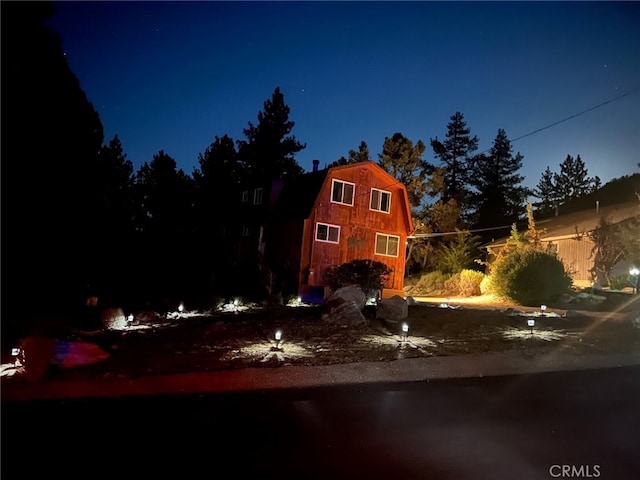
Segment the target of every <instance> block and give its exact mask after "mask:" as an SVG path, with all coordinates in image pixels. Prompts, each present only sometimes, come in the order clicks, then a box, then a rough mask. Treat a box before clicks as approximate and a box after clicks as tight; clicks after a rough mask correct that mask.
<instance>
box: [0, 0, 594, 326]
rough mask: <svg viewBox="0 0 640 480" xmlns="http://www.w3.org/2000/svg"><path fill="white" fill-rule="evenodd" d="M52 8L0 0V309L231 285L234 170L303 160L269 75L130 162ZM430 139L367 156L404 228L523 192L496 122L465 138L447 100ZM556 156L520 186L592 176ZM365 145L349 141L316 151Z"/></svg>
mask: <svg viewBox="0 0 640 480" xmlns="http://www.w3.org/2000/svg"><path fill="white" fill-rule="evenodd" d="M53 15H54V9H53V6H52V4H51V3H49V2H43V3H41V2H6V3H3V7H2V28H3V42H2V59H1V61H2V71H3V82H2V98H3V106H2V108H3V122H2V138H3V143H2V154H3V171H2V182H3V187H4V198H3V202H2V218H3V229H4V232H3V254H4V260H5V261H4V280H5V281H4V282H3V309H4V313H8V314H9V315H13V316H15V317H19V316H20V315H25V314H23V313H22V311H23V308H24V307H25V306H27V305H28V307H29V314H37V313H38V312H37V310H38V309H39V310H40V311H41V312H44V313H51V312H55V311H60V312H65V311H68V309H74V308H77V307H78V306H81V305H83V301H84V298H86V296H88V295H93V294H95V295H98V296H99V297H100V299H101V301H102V302H103V304H104V303H109V302H113V303H115V304H118V305H123V304H125V303H127V302H130V303H133V302H140V301H143V300H144V301H149V302H150V303H149V304H148V306H149V308H152V307H156V306H157V304H158V302H162V301H163V300H164V299H166V300H167V301H169V302H174V303H175V301H176V300H177V299H178V298H180V299H184V300H188V299H189V298H188V297H189V296H190V295H191V296H193V297H196V298H198V299H202V298H204V297H206V296H207V295H212V294H222V293H225V292H226V290H225V289H227V290H229V289H232V288H234V287H235V286H237V285H233V283H232V282H229V281H228V279H229V278H232V277H230V274H231V273H234V272H236V273H237V272H238V271H239V270H238V265H237V264H235V263H234V262H235V261H234V258H236V255H235V254H236V252H235V251H234V249H236V248H237V244H236V242H235V237H234V236H235V235H237V234H238V231H239V229H240V228H241V221H242V219H240V218H238V212H237V211H236V210H234V208H232V205H234V202H235V201H236V200H237V199H238V198H239V196H240V194H241V191H242V190H243V189H245V188H246V186H247V185H252V184H254V185H257V184H259V183H262V184H264V181H265V180H272V179H285V178H292V177H296V176H298V175H300V174H302V173H303V169H302V168H301V167H300V165H299V164H298V163H297V161H296V160H295V155H296V153H297V152H299V151H301V150H303V149H304V148H305V147H306V145H305V144H304V143H301V142H299V141H298V140H297V139H296V138H295V136H293V135H292V133H291V132H292V130H293V127H294V125H295V124H294V122H293V121H291V120H290V119H289V114H290V109H289V107H288V106H287V104H286V103H285V100H284V95H283V93H282V92H281V91H280V88H279V87H278V88H275V90H274V92H273V94H272V96H271V98H270V99H268V100H266V101H265V102H264V104H263V109H262V110H260V111H259V112H258V114H257V123H255V124H253V123H251V122H249V124H248V127H247V128H246V129H245V130H244V131H243V133H244V137H245V138H243V139H238V140H234V139H233V138H231V137H229V136H228V135H226V134H225V135H222V136H218V135H216V136H214V137H213V142H212V143H211V144H210V145H209V146H207V147H206V148H205V149H204V151H203V152H202V153H201V154H200V155H199V156H198V159H197V160H198V168H195V169H194V171H193V172H191V174H188V173H186V172H184V171H182V170H181V169H178V167H177V163H176V161H175V160H174V159H173V158H172V157H171V156H170V155H169V154H168V153H166V152H165V151H163V150H159V151H158V153H157V154H156V155H154V156H153V158H152V159H150V160H149V161H147V162H145V163H144V164H142V166H141V167H140V168H139V169H138V170H137V171H134V168H133V165H132V162H131V161H130V160H128V159H127V155H126V154H125V153H124V148H123V145H122V144H121V142H120V139H119V138H118V136H117V135H116V136H114V138H112V139H110V140H109V141H107V142H105V140H104V135H103V128H102V124H101V122H100V118H99V115H98V113H97V112H96V110H95V108H94V107H93V105H92V104H91V102H90V101H89V100H88V99H87V97H86V95H85V93H84V92H83V91H82V88H81V86H80V84H79V82H78V80H77V78H76V77H75V75H74V74H73V72H72V71H71V70H70V68H69V66H68V64H67V62H66V59H65V57H64V55H63V52H62V49H61V39H60V37H59V36H58V35H57V34H56V33H55V32H54V31H52V29H51V28H50V27H48V26H47V21H48V20H49V19H50V18H52V16H53ZM430 147H431V153H432V155H433V159H434V160H435V162H434V163H431V162H429V161H427V160H425V158H424V156H425V155H426V153H425V152H426V150H427V147H426V145H425V143H424V142H422V141H421V140H418V141H416V142H415V143H414V142H413V141H412V140H411V139H409V138H407V137H405V136H404V135H403V134H402V133H400V132H396V133H394V134H393V135H392V136H390V137H387V138H385V139H384V142H383V144H382V149H381V153H380V154H378V159H377V161H378V164H379V165H380V166H381V167H382V168H384V169H385V170H386V171H388V172H389V173H390V174H391V175H393V176H394V177H395V178H396V179H397V180H398V181H399V182H402V183H403V184H404V185H405V186H406V187H407V191H408V194H409V200H410V203H411V207H412V209H413V215H414V223H415V225H416V227H417V232H418V233H427V234H429V233H433V234H438V233H443V232H454V231H456V230H460V231H463V230H468V229H471V228H485V227H496V226H504V225H511V223H513V222H514V221H516V220H519V219H521V218H523V217H524V213H525V208H526V197H527V195H528V194H529V193H530V192H529V191H528V190H527V189H526V188H524V187H523V186H522V182H523V180H524V177H522V176H521V175H520V174H519V173H518V172H519V170H520V168H521V167H522V160H523V156H522V155H521V154H520V153H516V154H513V152H512V148H511V143H510V141H509V139H508V137H507V135H506V133H505V131H504V130H502V129H499V130H498V133H497V135H496V138H495V140H494V142H493V145H492V147H491V148H490V149H489V150H488V151H487V152H482V153H477V148H478V138H477V137H476V136H475V135H472V134H471V129H470V128H469V127H468V126H467V125H466V122H465V119H464V116H463V115H462V113H460V112H456V113H455V114H454V115H453V116H452V117H451V118H450V122H449V123H448V124H447V129H446V133H445V135H444V137H443V139H442V140H439V139H438V138H437V137H436V138H434V139H431V140H430ZM569 158H571V157H568V158H567V160H566V161H565V162H564V163H563V164H562V165H561V172H560V173H559V174H551V172H550V171H549V172H545V174H543V179H542V180H541V183H540V184H539V185H538V189H536V195H540V197H539V198H542V199H543V201H542V202H541V208H545V205H547V203H545V202H546V201H547V199H549V200H550V201H552V202H562V201H566V199H568V198H571V197H572V196H575V195H580V194H582V193H583V192H585V191H589V190H592V189H593V188H595V186H596V185H599V179H597V177H596V179H588V177H586V168H585V167H584V164H583V163H582V161H581V159H580V157H579V156H578V157H577V159H575V160H574V159H572V158H571V161H569ZM366 160H371V155H370V152H369V147H368V145H367V144H366V143H365V142H364V141H362V142H361V143H360V145H359V146H358V148H357V150H350V151H349V152H348V156H347V157H346V158H345V157H341V158H339V159H337V160H336V161H334V162H333V163H332V164H330V166H334V165H344V164H350V163H355V162H360V161H366ZM547 170H549V169H547ZM585 179H586V180H585ZM585 181H586V184H585ZM547 183H548V185H547ZM8 186H11V189H10V191H11V194H10V196H9V194H8V188H7V187H8ZM551 194H553V195H555V196H554V197H553V198H551V197H549V195H551ZM507 230H508V228H507ZM465 238H466V237H464V236H460V235H454V236H448V237H447V236H443V237H434V238H425V239H421V240H416V241H415V242H414V243H412V245H411V254H410V261H409V262H410V265H412V266H413V268H418V269H425V268H428V267H429V265H428V261H429V259H430V258H431V255H430V254H431V253H432V252H433V251H434V250H435V249H437V248H438V247H439V246H442V245H445V244H446V243H447V242H465V241H467V240H465ZM469 241H473V242H475V239H469ZM462 247H465V245H462ZM465 248H466V247H465ZM463 249H464V248H463ZM449 250H451V248H450V249H449ZM238 281H239V282H241V281H242V279H241V278H239V279H238ZM143 306H147V305H143Z"/></svg>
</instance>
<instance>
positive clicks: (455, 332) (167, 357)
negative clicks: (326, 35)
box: [46, 296, 640, 379]
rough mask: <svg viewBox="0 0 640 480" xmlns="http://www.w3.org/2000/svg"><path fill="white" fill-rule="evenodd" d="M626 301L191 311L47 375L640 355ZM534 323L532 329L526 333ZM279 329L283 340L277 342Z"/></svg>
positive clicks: (113, 340)
mask: <svg viewBox="0 0 640 480" xmlns="http://www.w3.org/2000/svg"><path fill="white" fill-rule="evenodd" d="M629 298H630V297H629V296H626V297H624V301H617V302H614V303H612V304H610V305H607V304H605V305H603V304H602V303H600V304H598V305H594V304H591V303H590V302H589V301H588V300H587V301H585V302H583V303H582V304H580V303H579V302H578V303H573V304H572V305H565V306H564V308H558V307H557V306H556V307H551V308H548V309H547V310H545V311H544V312H542V311H541V310H540V309H539V308H538V309H535V308H523V307H518V306H514V305H509V304H504V303H501V302H497V303H496V302H494V303H487V302H485V303H478V302H476V303H472V302H467V303H466V304H465V301H464V300H463V299H429V301H428V302H420V304H419V305H413V306H409V315H408V317H407V318H406V319H404V320H403V321H402V322H391V321H387V320H384V319H380V318H376V309H375V307H365V310H364V314H365V317H366V318H367V320H368V324H367V325H361V326H357V327H351V326H350V327H346V326H342V325H336V324H333V323H329V322H327V321H324V320H323V319H322V307H321V306H306V307H296V308H294V307H285V306H279V307H268V308H267V307H265V308H258V309H254V310H248V311H244V312H224V313H222V312H215V313H212V312H204V313H199V312H188V313H183V314H174V315H171V316H165V317H163V318H160V319H157V320H156V321H154V322H152V323H149V324H146V325H138V326H136V327H135V328H131V329H127V330H122V331H109V332H102V333H100V334H98V335H92V336H91V337H87V336H84V337H83V336H82V335H77V334H76V335H72V336H71V337H70V338H75V339H78V340H84V341H90V342H94V343H97V344H98V345H99V346H100V347H101V348H102V349H103V350H105V351H107V352H108V353H109V354H110V355H109V357H108V358H106V359H104V360H101V361H100V362H97V363H93V364H89V365H82V366H77V367H73V368H61V367H58V366H55V365H52V366H51V367H50V368H49V370H48V371H47V374H46V375H47V378H50V379H65V378H96V377H113V376H116V377H123V378H135V377H140V376H146V375H158V374H170V373H185V372H196V371H216V370H229V369H240V368H249V367H258V368H270V367H279V366H283V365H330V364H339V363H351V362H371V361H375V362H380V361H382V362H385V361H394V360H398V359H401V358H413V357H430V356H438V355H440V356H442V355H464V354H471V353H483V352H498V351H506V350H514V349H516V350H517V349H520V350H524V351H525V352H526V353H528V354H531V355H535V354H539V353H546V352H550V351H552V350H561V351H564V352H570V353H575V354H577V355H580V354H588V353H600V354H602V353H614V352H615V353H621V352H635V351H639V350H640V325H639V324H638V316H639V313H638V312H639V310H640V309H639V308H638V307H639V305H638V303H639V302H638V301H637V299H638V296H636V297H635V299H636V301H633V302H629ZM569 306H570V307H571V308H567V307H569ZM603 308H607V310H603ZM528 320H534V321H535V325H534V326H533V327H530V326H529V325H528ZM404 322H406V323H407V325H408V332H407V334H406V336H405V335H404V333H403V331H402V323H404ZM276 331H280V332H281V334H282V336H281V339H280V340H279V341H278V340H276V335H275V334H276Z"/></svg>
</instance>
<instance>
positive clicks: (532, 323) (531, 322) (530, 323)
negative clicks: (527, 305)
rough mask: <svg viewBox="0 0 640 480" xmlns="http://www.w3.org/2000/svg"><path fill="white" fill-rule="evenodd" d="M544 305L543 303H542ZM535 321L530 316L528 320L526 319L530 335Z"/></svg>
mask: <svg viewBox="0 0 640 480" xmlns="http://www.w3.org/2000/svg"><path fill="white" fill-rule="evenodd" d="M542 306H543V307H544V305H542ZM535 324H536V321H535V320H534V319H533V318H530V319H529V320H527V325H529V328H530V329H531V335H533V327H534V326H535Z"/></svg>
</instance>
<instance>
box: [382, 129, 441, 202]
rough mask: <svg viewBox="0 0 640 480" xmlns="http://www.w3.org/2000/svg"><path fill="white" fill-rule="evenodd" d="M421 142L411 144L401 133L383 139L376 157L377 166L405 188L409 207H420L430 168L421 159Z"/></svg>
mask: <svg viewBox="0 0 640 480" xmlns="http://www.w3.org/2000/svg"><path fill="white" fill-rule="evenodd" d="M425 148H426V147H425V145H424V143H423V142H422V140H418V142H417V143H416V144H415V146H414V145H413V142H412V141H411V140H409V139H408V138H407V137H405V136H404V135H403V134H402V133H394V134H393V136H392V137H390V138H389V137H385V139H384V143H383V145H382V153H381V154H380V155H378V157H379V160H378V165H380V166H381V167H382V168H384V169H385V171H387V172H388V173H390V174H391V175H392V176H393V177H395V178H396V179H397V180H398V181H399V182H401V183H402V184H403V185H404V186H405V187H406V188H407V194H408V196H409V202H410V203H411V206H413V207H417V206H419V205H420V202H421V201H422V198H423V197H424V194H425V191H426V184H425V179H426V176H427V174H428V173H429V172H430V171H431V169H432V167H431V165H429V164H428V163H427V162H426V161H425V160H423V159H422V154H423V153H424V151H425Z"/></svg>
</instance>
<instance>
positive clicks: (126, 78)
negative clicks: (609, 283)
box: [50, 1, 640, 187]
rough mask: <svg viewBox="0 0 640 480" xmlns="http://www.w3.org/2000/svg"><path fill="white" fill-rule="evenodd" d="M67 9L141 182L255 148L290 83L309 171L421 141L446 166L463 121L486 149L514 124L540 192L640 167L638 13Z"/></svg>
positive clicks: (584, 8) (425, 6) (97, 100)
mask: <svg viewBox="0 0 640 480" xmlns="http://www.w3.org/2000/svg"><path fill="white" fill-rule="evenodd" d="M56 10H57V11H56V14H55V16H54V18H53V19H52V21H51V22H50V25H51V26H52V27H53V28H54V30H56V31H57V32H58V33H59V34H60V35H61V36H62V41H63V44H62V46H63V50H64V52H65V54H66V57H67V60H68V62H69V65H70V67H71V69H72V70H73V72H74V73H75V74H76V76H77V77H78V79H79V81H80V85H81V87H82V89H83V90H84V91H85V93H86V94H87V96H88V98H89V101H91V102H92V103H93V104H94V106H95V107H96V109H97V111H98V112H99V114H100V118H101V121H102V124H103V126H104V130H105V143H106V142H108V141H109V140H110V139H111V138H112V137H113V136H114V135H115V134H118V136H119V138H120V140H121V141H122V145H123V148H124V151H125V152H126V154H127V158H128V159H129V160H131V161H132V162H133V164H134V168H136V170H137V168H139V166H140V165H142V164H143V163H144V162H150V161H151V160H152V159H153V155H154V154H156V153H158V151H159V150H164V151H165V152H166V153H167V154H169V155H170V156H171V157H173V158H174V159H175V160H176V161H177V163H178V167H179V168H181V169H183V170H184V172H185V173H187V174H191V173H192V172H193V169H194V168H197V167H198V154H200V153H203V152H204V151H205V149H206V148H207V147H208V146H209V145H210V144H211V143H212V142H213V141H214V139H215V136H216V135H217V136H223V135H225V134H226V135H229V136H230V137H231V138H233V139H234V140H241V139H242V140H244V139H245V137H244V135H243V129H245V128H247V127H248V124H249V122H252V123H253V124H254V125H255V124H256V123H257V114H258V112H259V111H261V110H263V104H264V102H265V101H266V100H269V99H270V98H271V95H272V93H273V91H274V89H275V88H276V87H278V86H279V87H280V89H281V91H282V93H283V94H284V100H285V103H286V104H287V105H288V106H289V107H290V109H291V112H290V117H289V118H290V120H292V121H294V122H295V126H294V128H293V130H292V132H291V133H292V134H293V135H294V136H295V137H296V138H297V140H298V141H300V142H303V143H306V145H307V147H306V148H305V149H304V150H302V151H301V152H299V153H297V154H296V160H297V161H298V163H299V164H300V165H301V166H302V167H303V168H305V169H306V170H311V166H312V163H311V161H312V160H313V159H318V160H320V165H321V166H324V165H325V164H329V163H331V162H333V161H334V160H337V159H338V158H339V157H341V156H345V157H346V156H347V155H348V151H349V150H351V149H353V150H357V149H358V146H359V144H360V142H361V141H363V140H364V141H365V142H367V144H368V146H369V151H370V152H371V156H372V159H373V160H376V161H377V159H378V154H379V153H380V152H381V149H382V144H383V142H384V138H385V137H390V136H392V135H393V134H394V133H396V132H401V133H402V134H404V135H405V136H407V137H408V138H409V139H411V140H412V141H413V142H414V143H415V142H417V141H418V140H422V141H423V142H424V143H425V144H426V145H427V150H426V151H425V154H424V156H423V157H424V158H425V159H427V160H429V161H432V162H435V163H438V162H437V161H436V160H435V159H434V157H433V152H432V149H431V147H430V145H429V140H430V138H435V137H436V136H437V137H438V138H439V139H441V140H442V139H444V136H445V134H446V131H447V129H446V125H447V123H448V122H449V120H450V117H451V115H453V114H454V113H455V112H457V111H460V112H462V113H463V115H464V117H465V120H466V122H467V125H468V127H469V128H470V129H471V133H472V135H477V136H478V138H479V147H480V148H479V150H478V151H484V150H487V149H489V148H490V147H491V144H492V142H493V140H494V138H495V136H496V134H497V131H498V129H499V128H503V129H505V131H506V133H507V136H508V137H509V138H510V139H511V140H512V145H513V151H514V154H515V153H517V152H520V153H521V154H522V155H523V156H524V165H523V168H522V170H521V171H520V173H521V174H522V175H524V176H525V177H526V178H525V182H524V183H525V185H527V186H532V187H533V186H535V185H536V184H537V183H538V181H539V180H540V177H541V175H542V172H543V171H544V170H545V168H546V167H547V166H549V167H550V168H551V170H552V171H554V172H559V165H560V163H561V162H562V161H564V159H565V158H566V156H567V155H572V156H574V157H575V156H577V155H580V156H581V158H582V160H583V161H584V162H585V164H586V166H587V169H588V171H589V174H590V175H591V176H594V175H598V176H599V177H600V178H601V179H602V181H603V183H606V182H607V181H609V180H611V179H613V178H618V177H620V176H623V175H630V174H632V173H635V172H637V171H638V167H637V164H638V162H640V153H639V152H640V53H639V52H640V3H638V2H621V3H616V2H602V3H600V2H566V3H556V2H533V3H526V2H469V3H468V2H455V1H451V2H242V1H238V2H205V1H200V2H185V1H181V2H154V1H146V2H129V1H119V2H115V1H114V2H94V1H91V2H79V1H69V2H57V3H56ZM583 112H584V113H583ZM574 115H577V116H575V117H574ZM571 117H573V118H571ZM564 120H566V121H564ZM558 122H559V123H558ZM556 123H557V125H554V124H556ZM545 127H549V128H545ZM539 129H542V130H540V131H538V132H537V133H533V132H536V131H537V130H539ZM530 133H532V134H531V135H528V134H530ZM520 137H523V138H520ZM519 138H520V139H519Z"/></svg>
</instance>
